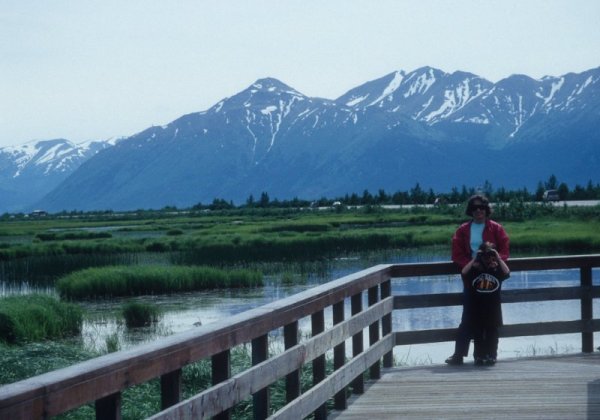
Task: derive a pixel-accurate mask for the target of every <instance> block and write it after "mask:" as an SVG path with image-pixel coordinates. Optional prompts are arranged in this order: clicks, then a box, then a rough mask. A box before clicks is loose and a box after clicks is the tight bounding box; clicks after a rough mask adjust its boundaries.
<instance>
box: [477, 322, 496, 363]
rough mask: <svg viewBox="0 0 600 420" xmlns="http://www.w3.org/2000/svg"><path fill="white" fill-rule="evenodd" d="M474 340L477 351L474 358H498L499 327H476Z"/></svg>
mask: <svg viewBox="0 0 600 420" xmlns="http://www.w3.org/2000/svg"><path fill="white" fill-rule="evenodd" d="M473 339H474V341H475V350H474V351H473V357H475V358H476V359H477V358H480V359H482V358H484V357H486V356H490V357H493V358H494V359H496V358H497V356H498V327H497V326H495V325H487V326H486V325H474V326H473Z"/></svg>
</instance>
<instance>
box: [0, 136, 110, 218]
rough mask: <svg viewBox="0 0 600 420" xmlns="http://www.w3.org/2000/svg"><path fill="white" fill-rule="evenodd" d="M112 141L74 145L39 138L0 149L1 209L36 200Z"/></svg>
mask: <svg viewBox="0 0 600 420" xmlns="http://www.w3.org/2000/svg"><path fill="white" fill-rule="evenodd" d="M114 144H115V141H114V140H106V141H89V142H85V143H80V144H74V143H72V142H70V141H68V140H65V139H55V140H41V141H33V142H29V143H25V144H23V145H20V146H10V147H2V148H0V201H1V202H2V203H3V204H2V210H3V211H19V210H21V209H22V208H23V207H26V206H27V205H29V204H31V203H32V202H33V201H37V200H39V199H40V198H41V197H42V196H43V195H45V194H47V193H48V192H49V191H51V190H52V189H53V188H55V187H56V186H57V185H58V184H60V183H61V182H62V181H63V180H64V179H65V178H67V177H68V176H69V175H71V173H72V172H73V171H75V170H76V169H77V168H79V166H80V165H81V164H82V163H83V162H85V161H86V160H87V159H89V158H90V157H92V156H94V155H95V154H96V153H98V152H99V151H101V150H103V149H105V148H107V147H111V146H112V145H114Z"/></svg>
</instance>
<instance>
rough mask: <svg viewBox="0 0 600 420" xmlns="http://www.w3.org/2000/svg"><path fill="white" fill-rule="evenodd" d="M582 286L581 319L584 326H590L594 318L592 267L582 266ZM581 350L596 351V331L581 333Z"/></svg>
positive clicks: (584, 351) (585, 351)
mask: <svg viewBox="0 0 600 420" xmlns="http://www.w3.org/2000/svg"><path fill="white" fill-rule="evenodd" d="M580 279H581V288H582V289H583V296H582V297H581V321H583V325H584V328H585V327H587V326H590V325H591V323H592V319H593V318H594V316H593V315H594V314H593V307H592V302H593V299H592V267H581V268H580ZM581 351H582V352H583V353H592V352H593V351H594V333H593V332H592V331H589V332H582V333H581Z"/></svg>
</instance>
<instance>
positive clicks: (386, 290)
mask: <svg viewBox="0 0 600 420" xmlns="http://www.w3.org/2000/svg"><path fill="white" fill-rule="evenodd" d="M391 295H392V280H391V279H388V280H387V281H384V282H383V283H381V300H383V299H386V298H388V297H390V296H391ZM391 332H392V314H387V315H384V316H383V318H382V319H381V335H382V336H383V337H385V336H386V335H388V334H390V333H391ZM393 365H394V352H393V351H390V352H388V353H386V354H384V355H383V367H385V368H391V367H392V366H393Z"/></svg>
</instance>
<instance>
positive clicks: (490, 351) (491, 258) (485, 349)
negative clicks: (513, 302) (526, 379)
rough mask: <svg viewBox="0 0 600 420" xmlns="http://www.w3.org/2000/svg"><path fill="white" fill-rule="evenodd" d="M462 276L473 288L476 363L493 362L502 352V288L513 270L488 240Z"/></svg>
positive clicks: (473, 327)
mask: <svg viewBox="0 0 600 420" xmlns="http://www.w3.org/2000/svg"><path fill="white" fill-rule="evenodd" d="M461 276H462V279H463V282H464V283H465V286H466V287H468V288H469V293H470V299H471V305H472V306H471V311H470V319H469V324H470V327H471V329H472V332H473V339H474V341H475V351H474V353H473V356H474V358H475V364H476V365H479V366H481V365H484V364H486V365H493V364H495V363H496V357H497V353H498V327H499V326H501V325H502V308H501V305H500V290H501V288H502V282H503V281H504V280H506V279H507V278H508V277H509V276H510V270H509V269H508V266H507V265H506V263H505V262H504V261H503V260H502V259H501V258H500V255H498V251H496V247H495V246H494V244H493V243H491V242H484V243H482V244H481V246H480V247H479V249H478V251H477V254H476V255H475V258H473V259H472V260H471V261H469V262H468V263H467V265H465V267H464V268H463V269H462V272H461Z"/></svg>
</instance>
